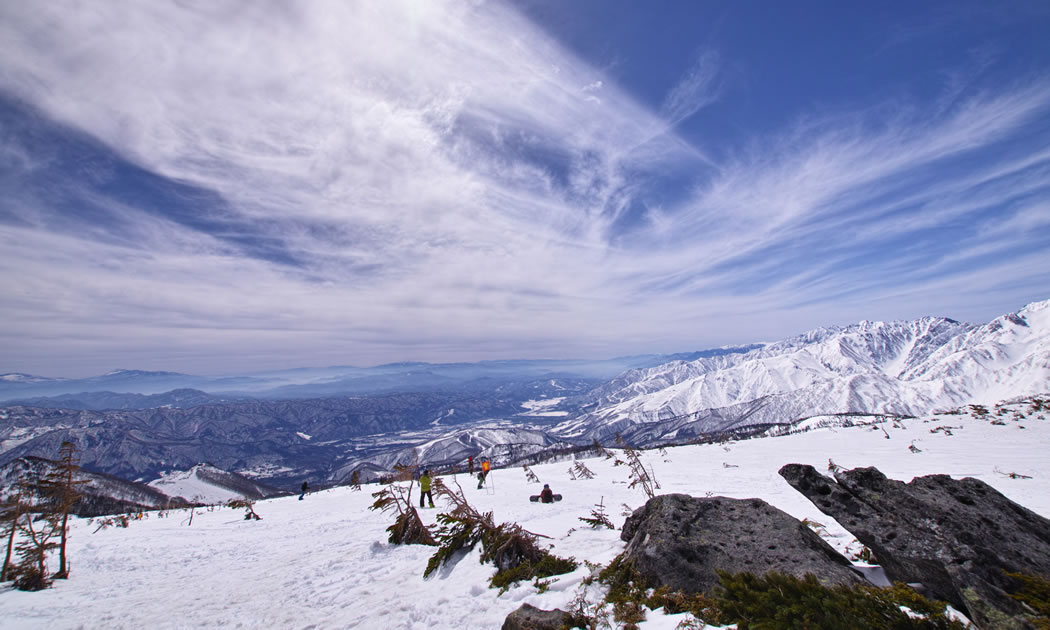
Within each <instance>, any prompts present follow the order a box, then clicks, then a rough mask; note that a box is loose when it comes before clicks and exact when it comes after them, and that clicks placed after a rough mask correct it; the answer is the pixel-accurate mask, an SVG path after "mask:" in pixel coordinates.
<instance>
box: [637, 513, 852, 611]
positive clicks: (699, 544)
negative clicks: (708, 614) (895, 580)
mask: <svg viewBox="0 0 1050 630" xmlns="http://www.w3.org/2000/svg"><path fill="white" fill-rule="evenodd" d="M620 538H621V539H623V540H624V541H626V542H627V547H626V549H625V551H624V560H626V561H628V562H630V563H631V564H632V565H633V566H634V568H635V569H637V570H638V572H639V573H641V575H642V576H643V577H644V578H645V579H646V580H648V581H649V582H650V583H651V584H652V585H653V586H668V587H670V588H671V589H673V590H679V591H683V592H686V593H708V594H710V593H712V592H713V588H714V586H715V585H716V584H717V583H718V575H717V573H715V571H716V570H723V571H729V572H731V573H738V572H742V571H747V572H751V573H755V574H758V575H762V574H765V573H767V572H769V571H778V572H780V573H787V574H790V575H795V576H799V577H801V576H803V575H805V574H806V573H812V574H814V575H815V576H816V577H817V579H818V580H820V581H821V583H823V584H825V585H828V586H831V585H837V584H860V583H864V578H863V577H861V576H860V574H859V573H857V572H856V571H854V570H853V569H852V568H851V566H850V563H849V561H848V560H846V558H844V557H842V556H841V555H840V554H839V553H838V552H836V551H835V550H834V549H832V548H831V546H830V545H828V544H827V543H826V542H824V541H823V540H822V539H821V538H820V536H818V535H817V534H816V533H815V532H813V530H811V529H810V528H809V527H807V526H806V525H804V524H803V523H802V522H801V521H799V520H797V519H795V518H794V517H792V516H790V515H789V514H787V513H785V512H782V511H781V510H778V509H777V508H775V507H773V506H771V505H769V504H768V503H766V502H765V501H763V500H761V499H728V498H725V497H710V498H696V497H691V496H689V495H685V494H668V495H663V496H659V497H655V498H653V499H650V500H649V501H648V502H647V503H646V504H645V505H644V506H643V507H641V508H639V509H637V510H635V512H634V514H632V515H631V516H630V517H628V519H627V521H626V522H625V523H624V526H623V531H622V533H621V534H620Z"/></svg>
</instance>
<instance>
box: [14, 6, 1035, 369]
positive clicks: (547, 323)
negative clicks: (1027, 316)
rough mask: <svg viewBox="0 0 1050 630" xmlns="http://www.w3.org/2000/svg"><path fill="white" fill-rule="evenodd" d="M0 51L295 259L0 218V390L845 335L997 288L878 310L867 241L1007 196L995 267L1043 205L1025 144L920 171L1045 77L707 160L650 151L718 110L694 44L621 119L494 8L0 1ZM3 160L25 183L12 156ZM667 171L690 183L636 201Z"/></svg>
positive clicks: (959, 155) (606, 86)
mask: <svg viewBox="0 0 1050 630" xmlns="http://www.w3.org/2000/svg"><path fill="white" fill-rule="evenodd" d="M0 59H2V61H0V90H2V91H3V92H6V93H7V94H10V95H13V96H15V97H17V98H19V99H23V100H24V101H26V102H28V103H31V104H32V105H33V106H35V107H38V108H40V109H41V110H42V111H43V112H45V113H46V114H47V115H48V116H50V117H53V118H54V119H56V120H58V121H60V122H61V123H63V124H66V125H69V126H71V127H73V128H75V129H79V130H83V131H84V132H86V133H88V134H90V135H91V136H92V137H94V138H97V139H98V140H100V141H101V142H103V143H104V144H105V145H106V146H107V147H109V148H111V149H112V150H114V151H116V152H117V153H118V154H120V155H121V156H124V157H125V158H126V159H127V160H129V161H130V162H133V163H135V164H137V165H140V166H141V167H142V168H144V169H147V170H148V171H150V172H152V173H156V174H158V175H160V176H162V177H165V178H169V179H170V180H175V181H179V182H184V183H186V184H189V185H192V186H195V187H199V188H201V189H206V190H212V191H215V192H217V193H218V194H219V195H221V197H222V199H224V200H225V201H226V202H227V203H228V207H224V209H223V210H222V212H229V213H232V216H231V217H215V216H213V217H208V218H209V219H214V220H220V219H221V220H226V219H230V220H231V221H232V222H233V224H234V225H252V226H253V230H255V232H254V235H255V236H256V237H259V238H268V239H273V241H274V242H278V243H280V245H281V247H282V248H283V249H284V250H286V251H287V252H289V253H290V254H291V255H292V256H293V257H294V258H295V259H296V260H299V261H300V262H301V263H302V264H301V265H300V266H298V267H295V266H288V265H283V264H280V263H275V262H272V261H269V260H266V259H265V258H260V257H258V256H245V255H243V253H241V254H239V253H238V252H237V251H236V248H234V247H232V246H231V244H230V242H229V241H226V240H223V239H222V238H220V236H221V235H218V234H214V233H209V232H208V231H206V230H205V231H202V230H199V229H192V228H190V227H187V226H184V225H179V224H176V223H174V222H172V221H169V220H166V219H164V218H163V217H158V216H156V215H155V214H148V213H145V212H142V211H141V209H139V208H136V207H134V206H129V205H127V204H120V203H114V202H113V201H112V200H107V199H104V198H103V199H98V201H97V203H98V205H100V206H105V207H106V208H107V210H108V212H109V215H110V216H109V220H110V221H119V222H120V223H121V225H123V226H124V227H125V229H124V230H122V234H123V237H121V238H119V239H118V238H115V237H113V236H111V235H107V234H105V233H98V232H97V231H96V233H91V232H90V231H84V232H80V233H71V232H70V230H62V229H58V228H55V227H54V226H55V223H56V221H57V219H56V217H57V218H58V219H60V217H61V215H62V213H63V212H68V210H69V209H65V208H61V209H60V208H50V207H29V206H19V207H11V208H9V209H8V210H9V212H12V213H15V214H17V215H18V217H19V219H20V222H15V223H8V224H0V245H2V247H3V254H2V255H0V274H2V280H0V288H2V289H3V291H4V295H5V297H4V298H3V300H2V302H0V314H2V316H3V318H4V320H5V322H6V323H7V326H6V331H5V333H4V335H5V336H4V338H3V343H4V345H5V346H6V347H7V348H9V351H8V358H7V360H8V362H9V363H11V365H7V366H0V369H22V370H30V369H38V371H42V372H45V373H51V374H53V373H56V372H57V373H61V372H62V369H61V368H60V367H58V366H59V365H60V364H59V363H57V361H58V359H59V358H60V357H62V356H63V354H64V353H66V354H77V356H83V357H89V358H84V359H83V360H82V361H83V364H84V365H85V366H87V364H89V363H91V361H92V359H90V357H92V356H94V357H96V359H95V360H103V358H107V359H109V360H113V361H117V360H119V357H121V356H124V357H132V358H134V359H135V360H137V361H139V363H137V364H136V365H134V366H131V367H157V368H175V369H185V370H187V371H219V370H220V369H234V368H238V366H239V365H238V363H237V361H239V360H240V359H230V360H229V361H228V362H223V361H220V360H218V359H216V357H220V356H221V357H242V356H243V357H249V356H250V357H251V361H252V365H253V366H256V367H269V366H278V365H289V364H303V363H324V362H331V363H335V362H338V363H358V364H367V363H372V362H379V361H386V360H399V359H422V360H446V359H456V360H460V359H478V358H492V357H507V356H607V355H610V354H614V353H620V352H638V351H648V350H655V351H670V350H680V349H685V348H688V347H698V346H701V345H705V344H711V345H715V344H722V343H730V342H749V341H754V340H755V339H758V338H767V339H768V338H775V337H776V336H780V335H784V334H790V333H792V332H797V331H798V330H800V329H802V328H806V327H810V326H813V325H819V324H824V323H831V322H834V321H840V320H841V319H843V318H857V317H858V316H863V317H874V316H877V315H878V313H871V312H870V310H871V305H872V304H873V303H877V302H879V301H880V300H882V301H885V302H886V303H887V304H889V303H893V304H896V305H897V306H899V307H901V310H898V311H893V309H891V308H889V307H885V308H882V309H881V310H882V311H885V312H886V313H890V316H893V315H892V313H900V314H902V315H917V314H921V313H912V312H910V311H909V310H908V309H911V310H914V309H915V308H919V307H920V306H921V307H925V308H930V307H933V306H936V305H940V304H946V305H948V304H951V305H961V304H963V300H962V299H956V298H954V297H953V298H950V299H949V298H948V297H947V296H949V295H956V293H953V292H955V291H959V290H960V288H959V287H966V289H965V290H963V294H965V295H969V296H971V298H972V296H974V295H980V294H981V292H982V291H991V290H992V289H993V288H994V287H995V273H993V272H991V271H989V269H991V267H984V268H982V269H981V270H980V273H975V274H971V275H960V274H956V275H953V274H952V273H951V270H950V269H947V270H945V271H944V272H943V274H942V275H938V276H937V279H931V278H929V277H926V275H925V274H924V273H923V272H922V269H918V268H915V269H910V270H904V271H901V274H902V278H901V283H900V285H899V286H896V287H891V288H887V287H886V286H885V285H884V281H885V270H887V269H896V268H897V267H896V266H895V261H894V257H897V258H898V262H899V260H907V255H908V254H907V248H906V247H900V248H899V249H896V247H897V246H894V247H888V246H887V247H888V251H890V252H892V253H891V254H890V255H888V256H887V259H886V260H874V259H873V260H870V261H868V262H866V263H864V264H858V263H857V262H856V261H852V260H851V259H852V258H853V257H854V256H855V255H856V253H857V252H863V251H867V250H869V249H875V248H877V247H879V246H880V243H884V242H885V241H886V240H887V238H888V237H889V235H891V234H895V235H897V236H898V237H899V239H903V240H907V238H908V237H909V236H910V235H913V234H917V233H919V232H921V231H923V230H929V229H936V228H938V227H943V226H946V225H949V224H951V223H952V222H954V221H957V220H960V219H964V218H965V217H968V216H971V215H973V214H975V213H980V212H981V211H987V209H988V208H994V207H996V206H997V205H998V204H1003V203H1007V202H1012V201H1016V200H1017V199H1018V195H1019V193H1018V192H1017V191H1018V190H1019V188H1018V185H1019V184H1025V185H1024V186H1022V187H1023V188H1024V190H1025V191H1026V194H1027V195H1029V198H1027V201H1026V203H1025V204H1022V206H1023V207H1022V206H1018V208H1019V209H1016V210H1015V211H1013V214H1011V215H1010V216H1009V217H1007V219H1008V220H1006V221H1004V222H1002V223H1001V224H999V226H998V227H997V228H995V229H990V230H988V234H989V235H990V238H991V237H994V239H996V242H997V243H1000V244H1001V245H1000V247H999V249H998V250H994V249H993V251H1002V250H1003V249H1004V248H1005V247H1006V244H1010V243H1014V244H1016V243H1018V242H1027V241H1026V239H1028V240H1030V239H1031V228H1030V226H1032V225H1037V226H1039V225H1044V222H1042V221H1041V214H1040V213H1041V212H1043V211H1045V207H1046V206H1045V203H1046V199H1047V191H1046V190H1045V188H1040V187H1039V186H1038V185H1037V184H1036V183H1035V180H1034V179H1031V177H1030V176H1031V174H1032V173H1033V172H1036V171H1033V169H1037V170H1038V169H1045V168H1047V167H1050V162H1048V156H1047V154H1046V153H1045V151H1044V152H1043V153H1033V152H1031V151H1027V150H1026V149H1025V148H1023V147H1021V148H1017V147H1013V148H1010V147H1008V148H1006V149H1004V151H1006V152H1007V153H1008V154H1009V155H1008V156H1007V159H1005V161H1002V162H1001V163H986V162H981V163H979V164H977V165H971V164H962V165H961V166H958V167H957V168H954V169H951V170H950V171H949V172H948V174H947V175H946V174H945V173H946V171H943V170H941V167H943V166H944V165H946V164H947V165H949V166H951V165H953V164H956V163H960V162H965V158H966V157H967V156H969V155H972V154H973V153H974V152H976V151H980V150H985V149H988V148H989V147H996V146H998V145H999V144H1003V143H1009V142H1010V141H1014V140H1016V139H1017V138H1018V137H1019V136H1022V135H1023V134H1024V133H1025V132H1026V130H1027V129H1029V127H1030V126H1031V125H1032V123H1033V121H1036V120H1039V119H1040V117H1045V116H1046V114H1047V111H1048V106H1050V85H1048V84H1047V83H1046V82H1042V83H1040V82H1036V83H1034V84H1030V85H1028V86H1026V87H1020V88H1017V89H1013V90H1005V91H1003V92H1001V93H999V94H997V95H994V96H992V95H988V94H984V93H980V92H973V91H971V92H970V94H969V96H968V97H966V96H962V95H960V96H958V97H956V98H955V101H954V103H955V105H954V107H953V108H951V109H948V110H945V111H941V112H937V113H934V114H926V113H924V112H921V111H918V112H916V111H912V112H907V110H906V109H905V110H903V111H905V112H906V113H902V114H898V115H894V116H892V117H887V116H886V115H884V114H880V113H878V112H879V111H887V110H892V109H894V108H893V107H887V108H882V109H881V110H878V111H875V113H872V112H871V111H869V112H864V113H859V114H856V115H852V116H842V117H838V118H836V119H829V120H809V121H806V122H804V123H800V124H799V126H798V128H797V129H795V130H793V131H791V132H789V133H785V134H783V135H781V136H780V137H776V138H761V139H756V146H760V147H761V150H759V149H754V150H742V151H738V152H736V153H735V154H734V157H732V158H730V159H729V160H727V161H724V162H722V163H719V164H713V163H712V162H711V160H710V159H709V158H708V157H707V156H706V155H705V154H704V152H703V151H702V149H701V148H697V147H698V145H697V143H696V141H695V139H686V138H684V137H682V136H680V135H676V133H675V132H674V131H673V129H674V128H675V126H676V125H678V124H679V123H681V122H682V121H684V120H686V119H688V118H690V117H692V116H697V115H702V113H703V110H704V108H705V107H706V106H707V105H709V104H711V103H712V102H714V100H715V99H716V98H718V97H719V91H718V86H717V76H718V69H719V65H720V63H721V60H720V57H719V55H718V54H717V53H716V52H713V51H712V52H705V53H704V54H702V55H700V56H699V57H698V58H697V60H696V62H695V63H694V65H693V66H692V67H691V68H690V69H689V70H688V71H687V72H686V73H685V75H684V76H683V77H682V80H681V81H680V82H679V83H678V84H677V85H676V86H673V87H672V88H671V89H670V91H669V92H668V95H667V97H666V98H665V100H664V104H663V106H662V108H661V110H660V111H659V112H653V111H648V110H646V109H645V108H643V107H641V106H640V105H638V103H637V102H635V101H634V100H633V99H632V98H631V97H630V96H629V95H627V94H625V93H624V92H623V91H621V90H619V89H618V88H617V87H616V86H615V85H614V84H612V83H611V82H610V81H609V79H608V77H604V76H601V74H600V73H599V72H597V71H596V70H594V69H593V68H591V67H589V66H587V65H586V64H584V63H582V62H580V61H579V60H578V59H576V58H574V57H573V56H572V55H571V54H569V53H568V52H567V51H566V50H565V49H564V48H562V47H561V46H559V45H558V44H557V43H556V42H554V41H552V40H551V39H550V38H549V37H547V36H546V35H545V34H544V33H542V32H541V31H540V30H538V29H537V28H536V27H535V26H534V25H532V24H530V23H528V22H527V21H526V20H524V19H523V18H522V17H520V16H519V15H517V14H516V13H515V12H514V11H512V10H510V9H508V8H507V7H505V6H504V5H502V4H499V3H488V4H483V5H479V6H475V5H472V4H470V3H461V2H452V1H441V0H435V1H432V2H410V1H406V2H382V3H345V2H310V3H281V2H233V1H230V2H172V3H137V2H108V3H73V2H48V3H24V4H16V3H8V4H6V5H4V6H3V7H2V8H0ZM953 81H954V82H955V84H959V85H962V83H961V80H958V79H953ZM960 89H961V88H960ZM892 105H894V106H897V105H899V104H896V103H895V104H892ZM897 109H898V110H899V109H900V108H899V107H897ZM1042 132H1043V133H1045V132H1046V130H1045V129H1043V130H1042ZM4 150H5V151H8V152H9V154H10V155H9V156H5V157H4V158H3V159H4V160H5V163H6V164H15V165H18V169H20V170H21V172H24V173H25V172H29V170H30V169H32V168H35V166H34V160H37V159H39V156H37V155H32V154H24V153H21V152H19V151H20V150H19V149H17V148H10V149H6V148H5V149H4ZM1039 172H1041V171H1039ZM668 174H675V175H676V176H678V177H681V178H684V179H685V180H692V181H694V183H693V184H692V186H691V188H690V191H689V192H688V193H687V194H682V195H678V198H676V199H674V200H671V201H667V200H663V201H661V202H659V203H655V202H652V203H651V201H650V195H651V193H653V191H654V190H656V189H658V188H659V187H660V186H661V185H663V184H661V182H666V177H667V176H668ZM1026 177H1028V179H1027V180H1026ZM74 185H75V184H74ZM83 193H84V195H91V194H95V193H93V192H92V191H91V190H89V187H87V186H86V185H85V187H84V191H83ZM1032 197H1034V198H1032ZM902 207H907V208H916V207H918V208H921V210H919V211H907V212H906V213H905V216H904V217H903V218H902V217H900V216H898V215H897V214H896V213H898V212H899V211H900V208H902ZM211 211H212V212H217V210H214V209H212V210H211ZM876 228H877V229H876ZM1026 234H1027V236H1026ZM971 238H972V239H976V238H977V237H976V236H972V237H971ZM1032 247H1036V245H1032ZM1045 251H1046V250H1045V248H1044V249H1042V250H1041V251H1030V252H1029V253H1027V254H1025V255H1024V257H1017V258H1016V261H1024V264H1020V262H1018V264H1017V265H1014V266H1011V265H1012V263H1011V262H1009V261H1007V262H1003V263H1000V264H998V265H997V267H1002V268H1008V269H1006V271H1008V272H1009V273H1014V274H1020V276H1024V277H1027V278H1029V282H1028V284H1023V283H1022V285H1020V288H1017V289H1015V290H1011V291H1007V292H1005V294H1004V295H1003V299H1007V300H1009V299H1017V298H1018V297H1019V296H1023V295H1030V294H1031V293H1032V290H1031V287H1032V286H1033V283H1034V284H1038V283H1040V282H1042V278H1043V277H1044V276H1045V274H1044V275H1040V274H1039V273H1038V272H1034V271H1032V267H1030V266H1025V265H1032V264H1042V263H1050V260H1047V256H1046V253H1045ZM778 257H780V258H778ZM950 260H951V259H950V258H944V261H945V265H947V264H948V261H950ZM915 261H916V264H917V265H924V264H931V265H933V264H936V263H937V257H936V256H934V257H931V256H918V257H916V258H915ZM847 265H848V266H850V267H851V269H850V271H849V272H848V275H847V274H844V273H843V272H841V271H840V270H839V268H840V267H844V266H847ZM1042 268H1043V269H1046V268H1050V264H1043V265H1042ZM1026 269H1027V270H1028V271H1025V270H1026ZM1006 271H1004V272H1006ZM966 278H974V279H980V283H976V284H968V282H967V280H966ZM1043 286H1045V285H1043ZM846 293H848V294H849V297H848V298H843V297H842V296H843V295H844V294H846ZM920 293H924V294H927V295H931V296H933V297H931V298H930V299H927V300H924V301H919V303H918V304H917V303H916V301H915V299H914V296H915V295H917V294H920ZM900 296H905V297H900ZM1031 297H1032V298H1033V299H1035V298H1037V297H1040V296H1036V295H1033V296H1031ZM1042 297H1046V296H1042ZM937 300H942V301H940V302H938V301H937ZM905 302H907V308H905V307H904V304H905ZM1015 306H1020V304H1016V305H1015ZM866 309H867V310H866ZM772 312H778V313H782V315H780V316H778V317H777V318H776V321H771V318H770V317H769V313H772ZM973 312H975V311H974V309H972V308H971V309H970V311H968V312H963V313H957V314H956V315H957V316H966V315H968V314H970V313H973ZM945 314H950V313H945ZM115 348H116V349H115ZM249 348H250V350H249ZM208 357H210V358H208ZM34 362H35V363H34ZM209 362H210V363H209ZM16 363H17V364H16ZM173 363H174V364H173ZM34 365H35V366H36V368H34ZM48 365H51V366H55V367H52V368H48V367H47V366H48ZM122 366H124V365H123V364H121V365H108V366H100V367H105V368H110V367H122ZM84 369H88V368H87V367H85V368H84Z"/></svg>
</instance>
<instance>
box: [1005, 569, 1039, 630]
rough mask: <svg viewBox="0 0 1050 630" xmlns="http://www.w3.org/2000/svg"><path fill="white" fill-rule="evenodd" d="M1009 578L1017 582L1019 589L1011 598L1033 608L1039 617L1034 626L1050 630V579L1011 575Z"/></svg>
mask: <svg viewBox="0 0 1050 630" xmlns="http://www.w3.org/2000/svg"><path fill="white" fill-rule="evenodd" d="M1004 573H1006V575H1007V576H1009V577H1011V578H1013V579H1014V580H1016V582H1017V583H1018V584H1019V587H1018V589H1017V591H1016V592H1014V593H1011V594H1010V597H1012V598H1014V599H1016V600H1017V601H1019V602H1021V603H1023V604H1024V605H1026V606H1028V607H1029V608H1031V609H1032V610H1033V611H1034V612H1035V613H1036V614H1037V615H1038V617H1036V618H1035V619H1033V620H1032V624H1033V625H1034V626H1035V627H1036V628H1039V630H1050V579H1047V578H1045V577H1042V576H1038V575H1025V574H1023V573H1010V572H1009V571H1004Z"/></svg>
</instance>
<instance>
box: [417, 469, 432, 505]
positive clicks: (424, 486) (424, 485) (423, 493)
mask: <svg viewBox="0 0 1050 630" xmlns="http://www.w3.org/2000/svg"><path fill="white" fill-rule="evenodd" d="M430 482H431V479H430V469H427V470H424V471H423V476H422V477H420V478H419V507H423V497H426V498H427V499H429V500H430V507H434V495H433V494H431V492H430Z"/></svg>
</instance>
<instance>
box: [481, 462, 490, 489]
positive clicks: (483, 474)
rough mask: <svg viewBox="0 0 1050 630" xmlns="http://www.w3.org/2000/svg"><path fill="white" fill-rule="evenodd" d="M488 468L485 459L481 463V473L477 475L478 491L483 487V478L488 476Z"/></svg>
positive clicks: (488, 465)
mask: <svg viewBox="0 0 1050 630" xmlns="http://www.w3.org/2000/svg"><path fill="white" fill-rule="evenodd" d="M490 466H491V464H489V460H487V459H486V460H485V461H483V462H481V472H480V473H478V490H481V487H482V486H483V485H485V477H488V476H489V468H490Z"/></svg>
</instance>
